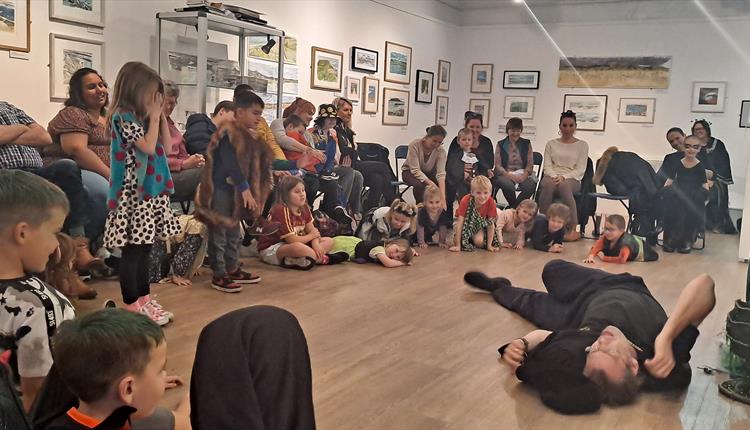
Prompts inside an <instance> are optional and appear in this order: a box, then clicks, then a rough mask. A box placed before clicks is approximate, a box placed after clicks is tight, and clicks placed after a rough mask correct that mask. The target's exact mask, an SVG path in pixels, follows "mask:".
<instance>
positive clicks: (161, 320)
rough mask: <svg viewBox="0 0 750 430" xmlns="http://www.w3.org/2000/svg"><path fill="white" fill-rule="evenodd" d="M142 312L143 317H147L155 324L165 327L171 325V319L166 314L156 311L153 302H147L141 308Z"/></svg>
mask: <svg viewBox="0 0 750 430" xmlns="http://www.w3.org/2000/svg"><path fill="white" fill-rule="evenodd" d="M140 312H141V313H142V314H143V315H146V316H147V317H149V318H150V319H151V321H153V322H155V323H156V324H158V325H160V326H164V325H167V324H169V317H167V315H165V314H164V312H162V311H160V310H158V309H156V308H155V307H153V306H152V305H151V302H147V303H146V304H144V305H143V306H141V310H140Z"/></svg>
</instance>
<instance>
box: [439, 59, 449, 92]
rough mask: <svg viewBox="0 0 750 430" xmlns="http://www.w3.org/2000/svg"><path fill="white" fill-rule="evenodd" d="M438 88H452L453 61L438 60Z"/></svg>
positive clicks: (445, 89)
mask: <svg viewBox="0 0 750 430" xmlns="http://www.w3.org/2000/svg"><path fill="white" fill-rule="evenodd" d="M437 89H438V90H440V91H448V90H450V89H451V62H450V61H445V60H438V84H437Z"/></svg>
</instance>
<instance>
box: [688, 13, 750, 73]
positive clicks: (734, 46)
mask: <svg viewBox="0 0 750 430" xmlns="http://www.w3.org/2000/svg"><path fill="white" fill-rule="evenodd" d="M693 3H694V4H695V7H697V8H698V10H700V11H701V13H703V15H705V17H706V19H708V22H710V23H711V25H712V26H713V27H714V28H715V29H716V31H717V32H719V34H720V35H721V37H723V38H724V40H726V41H727V44H729V46H731V47H732V49H734V50H735V52H737V55H739V56H740V57H741V58H742V61H744V62H745V64H746V65H748V66H750V55H748V54H747V52H745V50H744V49H743V48H742V47H741V45H740V44H739V43H737V41H736V40H734V38H733V37H732V35H731V34H729V32H728V31H727V30H726V29H724V27H722V25H721V24H719V21H717V20H716V18H714V16H713V15H711V12H709V11H708V9H706V7H705V6H704V5H703V2H702V1H701V0H693Z"/></svg>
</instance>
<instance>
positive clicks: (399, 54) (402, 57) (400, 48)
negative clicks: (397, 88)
mask: <svg viewBox="0 0 750 430" xmlns="http://www.w3.org/2000/svg"><path fill="white" fill-rule="evenodd" d="M385 81H386V82H393V83H395V84H408V83H409V82H411V48H410V47H408V46H405V45H399V44H398V43H393V42H385Z"/></svg>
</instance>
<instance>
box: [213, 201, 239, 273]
mask: <svg viewBox="0 0 750 430" xmlns="http://www.w3.org/2000/svg"><path fill="white" fill-rule="evenodd" d="M212 207H213V209H214V210H215V211H217V212H219V213H220V214H222V215H224V216H232V213H233V211H234V190H229V189H225V188H220V187H217V188H215V189H214V195H213V202H212ZM241 240H242V233H241V232H240V224H239V222H238V223H237V225H236V226H234V227H231V228H226V227H215V226H210V227H209V228H208V259H209V261H211V270H213V272H214V278H218V277H221V276H226V274H227V269H230V270H236V269H237V267H239V263H238V260H237V259H238V256H239V246H240V241H241Z"/></svg>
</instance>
